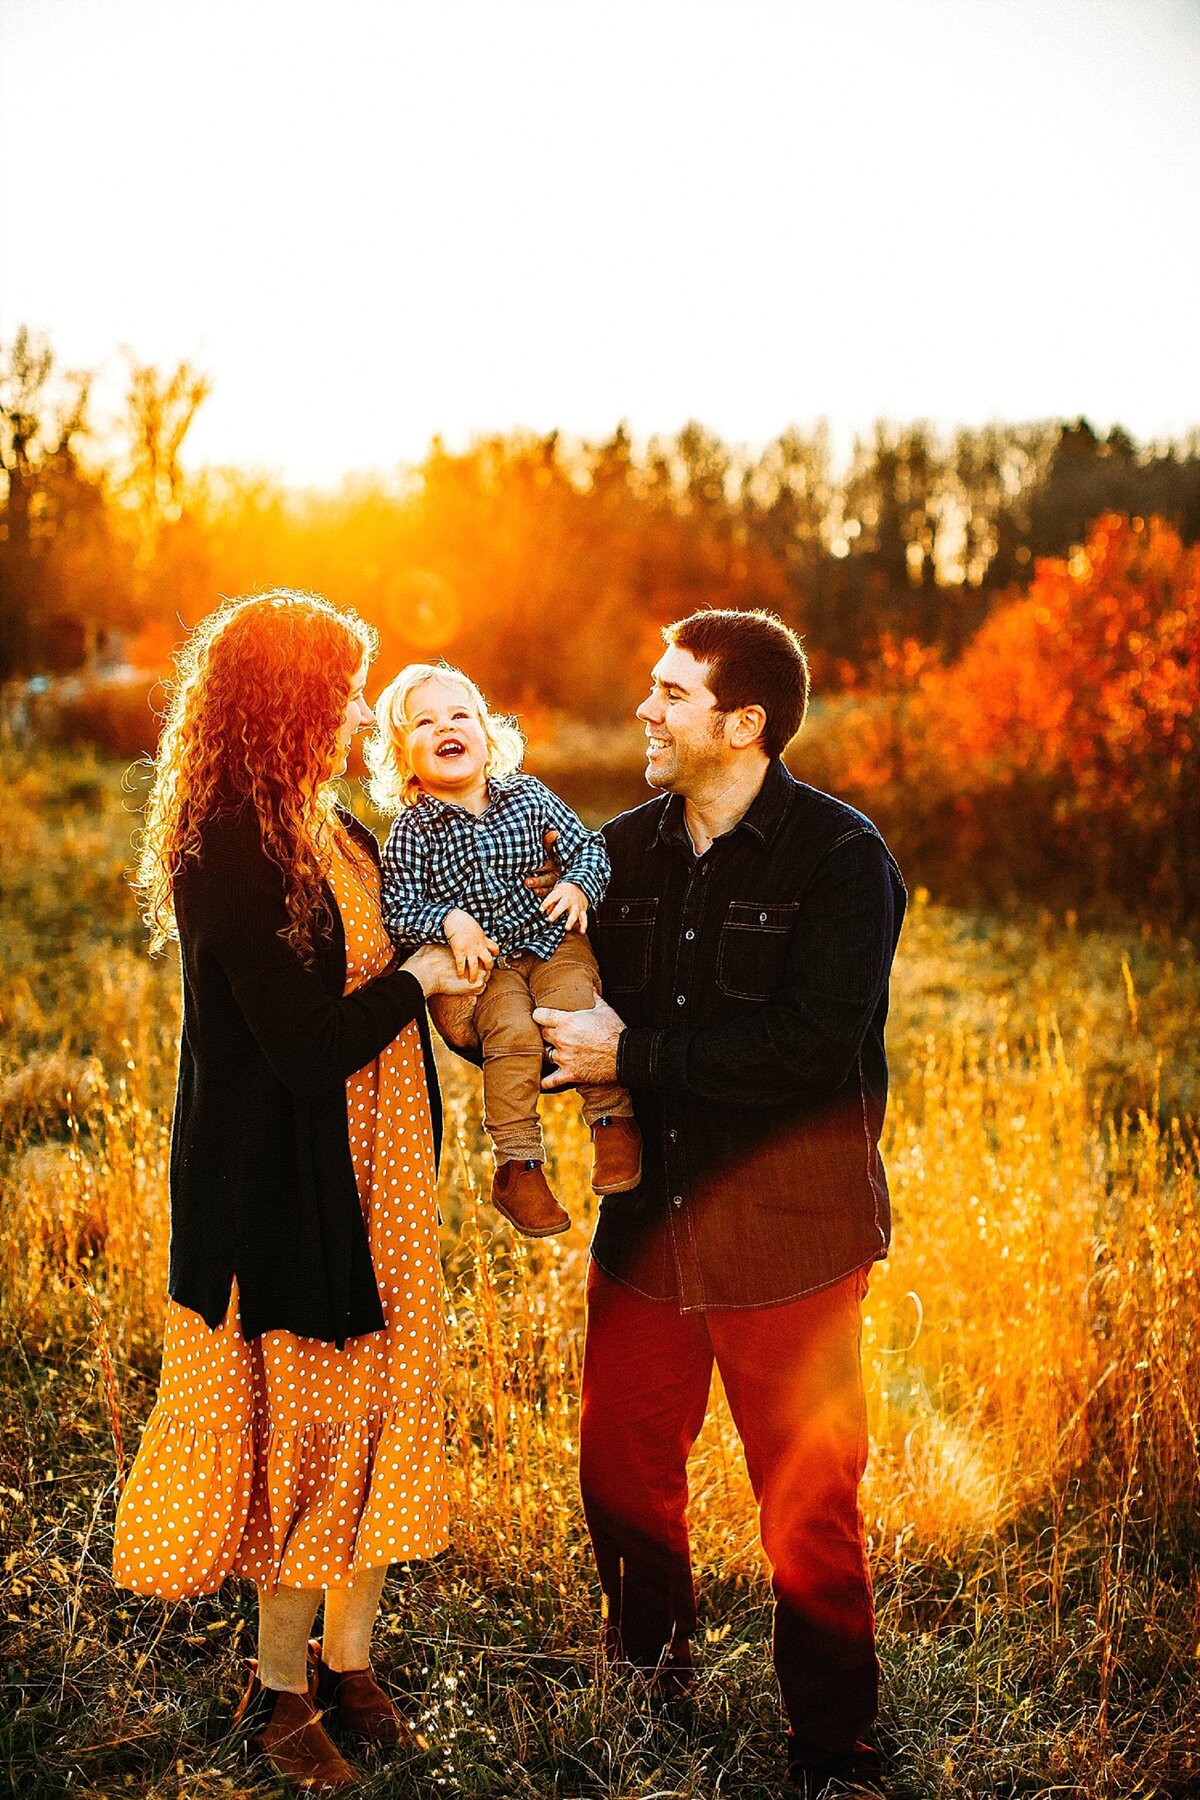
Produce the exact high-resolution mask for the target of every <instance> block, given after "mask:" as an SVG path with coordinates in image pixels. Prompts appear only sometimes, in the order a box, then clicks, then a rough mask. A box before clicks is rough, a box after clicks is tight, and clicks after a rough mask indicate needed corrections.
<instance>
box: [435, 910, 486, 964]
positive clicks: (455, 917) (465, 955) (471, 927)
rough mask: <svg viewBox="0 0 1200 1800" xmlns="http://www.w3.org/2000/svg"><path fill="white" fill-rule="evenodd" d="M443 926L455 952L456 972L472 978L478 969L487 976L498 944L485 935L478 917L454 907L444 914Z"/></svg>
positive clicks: (448, 941)
mask: <svg viewBox="0 0 1200 1800" xmlns="http://www.w3.org/2000/svg"><path fill="white" fill-rule="evenodd" d="M442 929H443V931H444V932H445V933H446V941H447V943H448V944H449V945H450V948H451V950H452V951H453V952H454V962H455V966H456V968H457V969H458V972H459V974H460V975H467V976H469V977H470V979H471V980H472V981H474V979H475V977H476V976H477V975H478V974H479V973H480V971H482V972H483V974H485V975H486V974H487V973H488V971H489V969H490V968H491V966H492V964H493V963H494V962H495V960H496V958H497V957H498V956H499V954H500V946H499V944H497V943H496V942H495V940H494V939H492V938H490V937H489V936H488V934H487V932H486V931H485V930H484V929H483V926H482V925H481V924H480V923H479V921H478V919H473V918H472V917H471V915H470V913H469V912H463V910H462V908H461V907H458V906H456V907H454V908H453V909H452V910H451V911H450V912H448V913H447V914H446V917H445V918H444V919H443V921H442Z"/></svg>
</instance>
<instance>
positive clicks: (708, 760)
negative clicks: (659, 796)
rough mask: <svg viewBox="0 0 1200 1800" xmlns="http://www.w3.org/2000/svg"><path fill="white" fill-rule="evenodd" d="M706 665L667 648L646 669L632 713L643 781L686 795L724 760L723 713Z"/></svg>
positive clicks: (688, 653) (726, 752)
mask: <svg viewBox="0 0 1200 1800" xmlns="http://www.w3.org/2000/svg"><path fill="white" fill-rule="evenodd" d="M707 678H708V664H707V663H702V662H697V661H696V658H695V657H694V656H693V655H692V653H691V651H690V650H681V649H680V648H679V646H678V645H677V644H671V645H670V646H669V647H668V648H667V649H666V650H665V651H664V652H663V654H662V655H661V656H660V657H659V659H658V661H657V663H655V665H654V668H653V670H652V671H651V676H650V681H651V687H650V694H649V697H648V698H647V699H645V700H643V701H642V704H641V705H640V706H639V707H638V709H637V716H638V718H639V719H640V720H641V721H642V723H643V724H644V725H645V727H646V780H647V781H648V782H649V784H650V786H651V787H654V788H661V789H663V790H664V791H665V792H667V793H672V794H684V795H687V794H688V793H691V792H693V791H694V790H695V788H696V787H697V786H698V785H699V784H701V783H703V782H704V781H706V780H707V779H709V778H711V776H712V775H713V774H714V773H716V771H717V770H719V769H720V768H722V767H723V766H724V765H725V763H726V762H727V761H728V759H729V747H728V745H727V743H726V741H725V736H726V733H725V727H726V721H727V717H728V715H727V714H725V713H721V712H718V711H717V703H716V700H715V699H714V697H713V693H712V689H711V688H710V687H709V686H708V679H707Z"/></svg>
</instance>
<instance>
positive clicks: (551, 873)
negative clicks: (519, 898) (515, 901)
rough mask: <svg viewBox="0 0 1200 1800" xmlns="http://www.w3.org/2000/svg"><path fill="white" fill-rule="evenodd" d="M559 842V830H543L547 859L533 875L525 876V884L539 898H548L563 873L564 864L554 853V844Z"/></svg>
mask: <svg viewBox="0 0 1200 1800" xmlns="http://www.w3.org/2000/svg"><path fill="white" fill-rule="evenodd" d="M557 842H558V833H557V831H546V832H543V834H542V843H543V844H544V845H545V848H546V860H545V862H544V863H543V864H542V866H541V868H540V869H535V870H534V871H533V874H532V875H527V876H526V878H525V886H526V887H527V888H528V889H529V891H530V893H531V894H536V895H537V897H538V899H539V900H544V899H545V898H546V896H547V895H548V894H549V893H550V892H551V890H552V889H553V888H554V886H555V884H556V883H557V881H558V878H559V876H560V875H561V874H562V864H561V863H560V862H559V860H558V858H557V856H555V854H554V846H555V844H557Z"/></svg>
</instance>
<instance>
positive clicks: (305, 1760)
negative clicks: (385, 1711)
mask: <svg viewBox="0 0 1200 1800" xmlns="http://www.w3.org/2000/svg"><path fill="white" fill-rule="evenodd" d="M233 1722H234V1725H235V1726H236V1725H241V1726H242V1727H243V1728H244V1729H245V1731H246V1735H247V1737H248V1738H249V1741H250V1742H251V1743H252V1744H253V1745H254V1746H255V1748H256V1749H257V1750H259V1751H261V1753H262V1755H263V1756H265V1758H266V1760H267V1761H268V1762H269V1763H270V1765H271V1767H272V1768H273V1769H274V1771H275V1773H276V1774H277V1775H282V1777H283V1779H284V1780H285V1781H290V1782H291V1784H292V1786H293V1787H298V1788H304V1789H306V1790H307V1791H308V1792H310V1793H314V1794H330V1793H333V1792H335V1790H337V1789H339V1788H348V1787H353V1786H354V1784H355V1782H356V1781H357V1780H358V1776H357V1775H356V1774H355V1773H354V1770H353V1769H352V1768H351V1767H350V1764H349V1763H348V1762H347V1761H346V1760H345V1758H344V1757H343V1756H342V1755H340V1754H339V1752H338V1751H337V1749H336V1748H335V1747H334V1745H333V1744H332V1743H330V1741H329V1739H328V1737H327V1736H326V1735H325V1732H324V1730H323V1729H322V1726H321V1717H320V1714H319V1713H318V1712H317V1709H316V1707H315V1706H314V1705H313V1703H312V1698H311V1696H310V1695H308V1694H292V1693H286V1692H279V1691H277V1690H276V1689H274V1688H265V1687H264V1686H263V1685H262V1682H261V1681H260V1680H259V1679H258V1670H257V1668H256V1667H255V1666H254V1665H253V1664H252V1665H251V1670H250V1682H249V1685H248V1686H247V1688H246V1692H245V1693H244V1694H243V1695H242V1698H241V1700H240V1701H239V1702H238V1707H237V1711H236V1712H235V1713H234V1715H233Z"/></svg>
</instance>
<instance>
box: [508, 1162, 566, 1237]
mask: <svg viewBox="0 0 1200 1800" xmlns="http://www.w3.org/2000/svg"><path fill="white" fill-rule="evenodd" d="M492 1205H493V1206H494V1207H495V1208H496V1211H497V1212H501V1213H503V1214H504V1217H505V1218H506V1219H507V1220H508V1222H509V1224H510V1225H515V1226H516V1228H517V1230H518V1231H519V1232H521V1233H522V1234H523V1235H524V1236H525V1237H532V1238H540V1237H553V1236H554V1234H555V1232H558V1231H565V1230H566V1229H567V1226H568V1225H569V1224H570V1223H571V1215H570V1213H569V1212H566V1211H565V1210H564V1209H563V1208H562V1207H561V1206H560V1205H559V1204H558V1201H557V1200H556V1199H555V1198H554V1195H553V1194H552V1193H551V1191H550V1184H549V1182H548V1181H547V1180H546V1172H545V1170H544V1169H543V1168H542V1165H541V1163H540V1162H533V1161H531V1160H522V1159H521V1158H519V1157H517V1158H514V1159H513V1160H512V1161H511V1162H502V1163H500V1164H499V1165H498V1166H497V1169H496V1173H495V1175H494V1177H493V1178H492Z"/></svg>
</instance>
